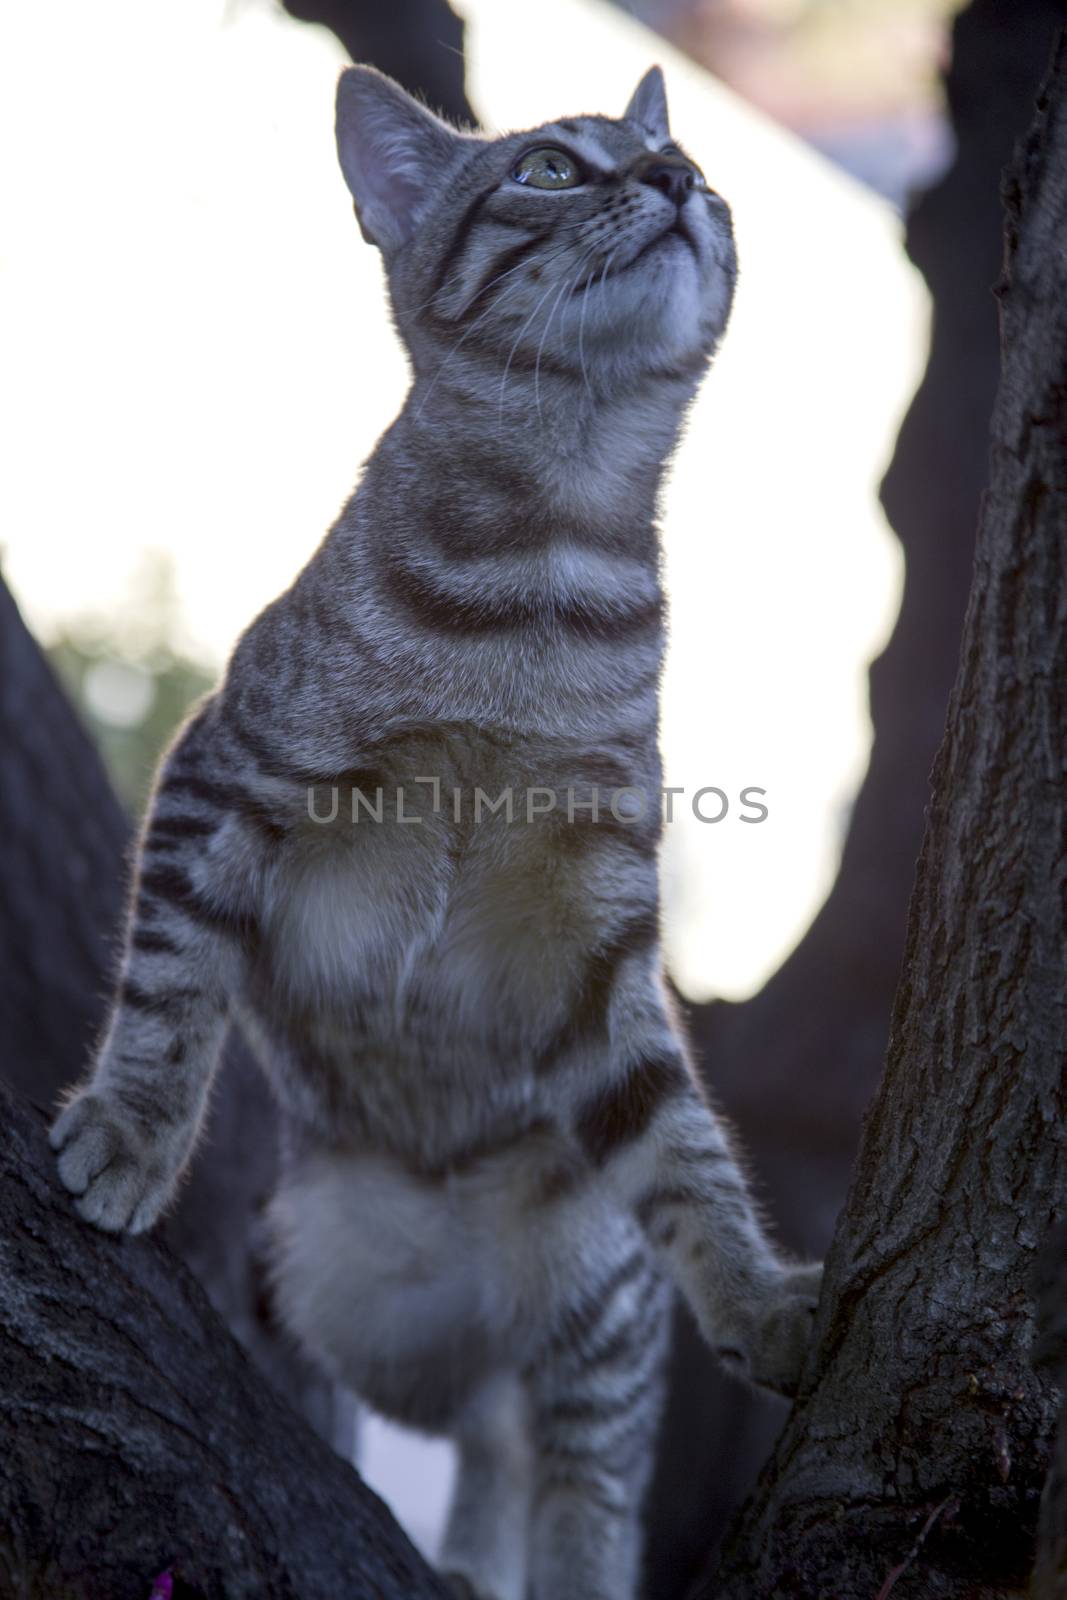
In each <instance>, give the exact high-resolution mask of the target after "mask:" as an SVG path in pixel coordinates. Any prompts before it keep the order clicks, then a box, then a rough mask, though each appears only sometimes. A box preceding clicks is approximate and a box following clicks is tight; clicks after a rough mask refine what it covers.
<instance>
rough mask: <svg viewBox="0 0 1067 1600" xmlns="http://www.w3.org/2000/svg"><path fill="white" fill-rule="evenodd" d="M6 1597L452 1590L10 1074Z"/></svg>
mask: <svg viewBox="0 0 1067 1600" xmlns="http://www.w3.org/2000/svg"><path fill="white" fill-rule="evenodd" d="M0 1118H2V1120H3V1125H4V1129H5V1135H6V1137H5V1139H4V1140H3V1142H2V1143H0V1597H2V1600H57V1597H59V1596H62V1597H63V1600H100V1597H101V1596H103V1595H106V1596H108V1600H127V1597H128V1600H147V1596H148V1594H149V1591H150V1589H151V1587H152V1580H153V1578H154V1577H155V1576H156V1575H157V1574H158V1573H160V1572H162V1571H163V1570H165V1569H166V1568H168V1567H169V1568H172V1569H173V1572H174V1576H175V1579H176V1580H177V1582H176V1589H175V1592H176V1594H183V1595H186V1596H191V1595H196V1596H201V1597H204V1600H216V1597H218V1600H222V1597H223V1596H225V1600H244V1597H247V1600H253V1597H254V1600H294V1597H297V1596H299V1597H301V1600H313V1597H316V1600H317V1597H320V1596H321V1597H326V1596H330V1597H334V1596H337V1597H340V1596H347V1595H351V1596H374V1597H376V1600H443V1597H444V1595H445V1590H444V1588H443V1587H442V1585H441V1584H440V1583H439V1581H438V1580H437V1578H436V1577H435V1576H434V1575H433V1573H432V1572H431V1571H430V1570H429V1568H428V1567H427V1566H426V1565H425V1563H424V1562H423V1561H422V1559H421V1558H420V1557H419V1556H418V1555H417V1554H416V1552H415V1550H414V1549H413V1548H412V1547H411V1545H410V1544H409V1543H408V1541H407V1539H406V1538H405V1537H404V1535H403V1533H401V1531H400V1529H399V1528H398V1527H397V1526H396V1524H395V1523H394V1522H393V1520H392V1518H391V1517H390V1515H389V1513H388V1511H387V1510H386V1509H385V1507H384V1506H383V1505H382V1504H381V1502H380V1501H379V1500H378V1499H377V1498H376V1497H375V1496H374V1495H373V1494H372V1493H371V1492H370V1490H368V1489H367V1488H366V1487H365V1486H364V1485H363V1484H362V1483H361V1481H360V1479H359V1478H358V1476H357V1475H356V1473H355V1472H354V1471H353V1470H352V1469H351V1468H350V1467H348V1466H346V1465H345V1464H344V1463H343V1462H342V1461H341V1460H340V1459H339V1458H338V1457H337V1456H335V1455H334V1454H333V1452H332V1451H331V1450H330V1449H329V1448H328V1447H327V1446H326V1445H325V1444H324V1443H323V1442H322V1441H321V1440H320V1439H318V1438H317V1437H316V1435H315V1434H313V1433H312V1431H311V1430H310V1428H309V1427H308V1426H307V1425H306V1424H305V1423H304V1422H303V1421H302V1420H301V1419H300V1418H299V1417H297V1416H296V1414H295V1413H294V1412H292V1411H290V1410H289V1408H288V1407H287V1406H286V1405H285V1403H284V1402H283V1401H282V1400H280V1399H278V1398H277V1397H276V1396H275V1395H274V1393H273V1392H272V1391H271V1390H270V1389H269V1388H268V1386H267V1385H266V1384H265V1383H264V1381H263V1379H262V1378H261V1377H260V1376H259V1374H258V1373H257V1372H256V1371H255V1370H254V1368H253V1367H252V1366H251V1365H250V1363H249V1361H248V1360H247V1358H246V1357H245V1355H244V1353H243V1352H242V1350H241V1349H240V1347H239V1346H238V1345H237V1344H236V1343H235V1341H234V1340H233V1339H232V1338H231V1337H230V1335H229V1334H228V1333H227V1331H226V1329H225V1328H224V1327H223V1325H222V1323H221V1322H220V1321H219V1319H218V1317H217V1316H216V1315H215V1313H214V1312H213V1311H212V1309H211V1307H210V1305H209V1304H208V1301H207V1299H206V1297H205V1295H204V1293H203V1291H202V1290H201V1289H200V1287H199V1285H198V1284H197V1283H196V1281H195V1279H194V1278H193V1277H192V1276H191V1274H190V1273H189V1272H188V1271H187V1270H186V1269H185V1268H184V1267H183V1266H182V1265H181V1264H180V1263H179V1262H178V1261H177V1260H176V1259H175V1258H174V1257H173V1256H172V1255H171V1254H170V1252H169V1251H168V1250H167V1248H166V1247H165V1246H164V1245H163V1244H162V1243H161V1242H159V1241H158V1240H155V1239H151V1238H141V1239H131V1238H121V1239H114V1238H110V1237H107V1236H105V1235H104V1234H101V1233H98V1232H96V1231H95V1230H94V1229H92V1228H87V1227H86V1226H85V1225H84V1223H82V1222H80V1221H79V1220H78V1218H77V1216H76V1215H75V1213H74V1211H73V1209H72V1207H71V1205H70V1202H69V1196H67V1195H66V1194H64V1193H63V1192H62V1191H61V1190H60V1189H59V1187H58V1184H57V1182H56V1179H55V1177H54V1175H53V1168H54V1161H53V1159H52V1155H51V1152H50V1150H49V1149H48V1145H47V1142H46V1139H45V1131H44V1122H43V1119H41V1118H39V1117H38V1116H37V1114H36V1113H35V1112H33V1111H31V1110H30V1109H29V1108H28V1107H26V1106H25V1105H24V1104H23V1103H22V1102H20V1101H19V1100H17V1099H16V1098H14V1097H13V1096H12V1095H11V1094H10V1092H9V1091H8V1090H7V1089H6V1088H5V1087H3V1086H0Z"/></svg>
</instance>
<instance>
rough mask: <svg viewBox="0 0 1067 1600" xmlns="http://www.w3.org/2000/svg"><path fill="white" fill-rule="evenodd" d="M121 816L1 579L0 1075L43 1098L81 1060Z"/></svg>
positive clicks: (48, 1099)
mask: <svg viewBox="0 0 1067 1600" xmlns="http://www.w3.org/2000/svg"><path fill="white" fill-rule="evenodd" d="M129 836H130V829H129V824H128V822H127V820H126V818H125V816H124V815H123V812H122V808H121V806H120V805H119V803H118V801H117V799H116V798H115V794H114V791H113V790H112V788H111V785H110V784H109V782H108V779H107V774H106V773H105V771H104V769H103V766H102V765H101V762H100V758H99V756H98V755H97V753H96V751H95V750H94V749H93V746H92V743H91V741H90V739H89V737H88V735H87V734H86V732H85V730H84V728H83V727H82V725H81V723H80V722H79V720H78V718H77V716H76V714H75V712H74V710H73V708H72V706H71V704H70V702H69V701H68V699H67V697H66V695H65V694H64V693H63V691H62V689H61V688H60V687H59V684H58V683H57V682H56V679H55V676H54V674H53V673H52V670H51V668H50V667H49V665H48V663H47V661H46V660H45V659H44V657H43V656H42V654H41V652H40V650H39V649H38V647H37V645H36V644H35V642H34V640H33V639H32V638H31V637H30V635H29V633H28V632H27V630H26V628H25V626H24V625H23V621H22V618H21V617H20V616H19V613H18V609H17V607H16V606H15V602H14V600H13V599H12V598H11V595H10V593H9V591H8V589H7V588H6V586H5V585H4V583H3V581H2V580H0V1074H2V1076H3V1077H4V1078H6V1080H7V1082H8V1083H10V1084H13V1085H14V1087H15V1088H17V1089H19V1090H21V1092H22V1093H23V1094H25V1095H27V1096H29V1097H30V1098H31V1099H35V1100H37V1101H38V1102H39V1103H40V1104H42V1105H49V1104H51V1103H52V1100H53V1097H54V1095H55V1093H56V1091H57V1089H58V1088H59V1087H60V1085H61V1084H63V1083H65V1082H68V1081H69V1080H70V1079H71V1078H72V1077H74V1076H75V1075H76V1073H77V1072H78V1070H79V1068H80V1067H81V1065H82V1063H83V1062H84V1061H85V1060H86V1059H87V1057H88V1053H89V1048H90V1045H91V1043H92V1040H93V1036H94V1034H95V1032H96V1029H97V1028H98V1027H99V1025H100V1022H101V1020H102V1018H101V1012H102V1002H103V994H104V985H105V974H106V973H107V971H108V969H109V967H110V965H111V963H112V960H113V954H112V948H111V946H112V941H113V940H114V937H115V934H116V932H117V930H118V927H119V922H120V919H121V916H122V894H123V889H122V882H123V855H124V853H125V851H126V848H127V845H128V842H129Z"/></svg>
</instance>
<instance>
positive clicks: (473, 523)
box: [363, 374, 693, 560]
mask: <svg viewBox="0 0 1067 1600" xmlns="http://www.w3.org/2000/svg"><path fill="white" fill-rule="evenodd" d="M692 388H693V385H692V384H687V383H681V382H678V381H673V382H670V381H664V382H660V383H658V384H648V385H646V386H645V388H644V389H643V390H642V391H641V393H640V394H633V393H629V394H627V393H622V394H618V395H605V394H598V393H596V392H594V391H592V390H587V389H586V388H585V386H584V385H580V384H575V383H574V382H573V381H570V380H568V381H567V382H566V383H562V382H560V381H559V380H558V379H556V378H555V377H553V375H551V374H549V375H546V376H545V377H544V379H543V381H542V382H540V383H539V384H538V386H537V389H536V391H534V389H533V387H532V385H531V384H530V383H529V381H527V382H524V383H522V384H521V385H516V386H515V389H514V391H513V392H510V393H509V392H508V389H507V386H506V385H502V386H499V387H498V385H497V384H496V383H495V382H494V383H493V384H491V385H489V386H488V390H489V397H488V398H486V389H487V386H486V385H485V383H484V380H483V382H482V384H481V385H480V392H479V391H477V390H472V389H470V388H469V387H467V386H465V385H464V384H463V383H462V382H452V381H449V379H448V378H447V376H442V375H438V376H437V377H434V378H428V379H421V378H420V379H417V380H416V382H415V384H414V385H413V387H412V389H411V391H410V393H409V394H408V397H407V400H406V403H405V405H404V408H403V410H402V412H401V414H400V416H399V417H398V418H397V420H396V422H395V423H394V424H393V426H392V428H391V429H390V430H389V432H388V433H387V434H386V435H385V437H384V438H383V440H382V442H381V444H380V445H379V447H378V450H377V451H376V452H375V455H374V457H373V458H372V461H371V463H370V466H369V468H368V473H367V477H366V479H365V482H364V490H363V494H364V496H365V497H366V498H368V499H370V500H372V501H373V502H374V504H373V507H370V506H368V509H369V510H372V521H373V523H374V525H375V526H376V527H379V528H381V527H382V524H383V521H384V523H385V524H386V525H392V526H393V527H394V529H395V530H396V532H397V533H398V534H399V535H400V536H402V537H404V538H405V540H407V541H410V540H412V539H417V538H419V537H420V536H422V535H425V536H426V537H427V538H428V539H430V540H431V541H436V542H443V543H445V544H446V545H448V546H449V547H450V548H452V549H453V550H454V552H455V553H456V554H463V555H465V556H468V557H470V556H474V555H476V554H477V553H478V550H479V549H482V548H484V549H485V550H487V551H496V550H499V549H501V548H507V549H509V550H515V551H519V550H522V549H523V548H524V547H527V546H528V547H529V548H531V549H545V548H546V547H550V546H552V545H553V544H558V543H566V542H567V541H568V540H569V539H572V538H573V539H577V540H578V541H580V542H594V543H596V544H598V545H600V546H602V547H603V548H605V549H607V550H611V549H613V548H617V549H619V550H620V552H625V553H627V554H631V555H639V556H644V557H646V558H647V559H649V560H654V559H655V557H656V552H657V538H656V532H655V515H656V504H657V499H658V494H659V488H660V482H661V479H662V476H663V472H664V468H665V464H666V461H667V458H668V457H669V455H670V452H671V450H672V449H673V446H674V443H675V440H676V438H677V434H678V431H679V428H680V426H681V421H682V416H683V413H684V409H685V406H686V404H687V402H688V400H689V398H690V395H691V393H692Z"/></svg>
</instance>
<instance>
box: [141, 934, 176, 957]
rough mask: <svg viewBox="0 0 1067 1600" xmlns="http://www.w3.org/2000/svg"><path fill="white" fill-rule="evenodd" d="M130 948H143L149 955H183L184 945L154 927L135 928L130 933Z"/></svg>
mask: <svg viewBox="0 0 1067 1600" xmlns="http://www.w3.org/2000/svg"><path fill="white" fill-rule="evenodd" d="M130 948H131V949H133V950H143V951H144V952H145V953H146V954H148V955H166V956H177V955H181V952H182V947H181V945H180V944H178V942H177V941H176V940H175V939H171V938H168V936H167V935H166V934H165V933H157V932H156V931H155V930H154V929H152V928H135V929H134V930H133V933H132V934H131V935H130Z"/></svg>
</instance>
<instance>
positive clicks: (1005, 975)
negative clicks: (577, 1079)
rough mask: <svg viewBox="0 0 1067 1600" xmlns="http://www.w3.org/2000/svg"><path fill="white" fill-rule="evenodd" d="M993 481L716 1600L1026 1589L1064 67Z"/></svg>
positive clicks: (1046, 1113)
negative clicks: (874, 1000)
mask: <svg viewBox="0 0 1067 1600" xmlns="http://www.w3.org/2000/svg"><path fill="white" fill-rule="evenodd" d="M1005 198H1006V206H1007V214H1008V226H1007V247H1006V251H1005V263H1004V272H1003V278H1002V282H1001V286H1000V290H999V294H1000V300H1001V334H1002V363H1003V366H1002V379H1001V386H1000V391H999V395H998V400H997V405H996V409H995V411H994V418H993V430H992V461H991V487H990V489H989V491H988V493H987V496H986V499H985V502H984V506H983V514H982V518H981V521H980V524H979V533H978V547H977V555H976V568H975V579H974V585H973V589H972V595H971V602H970V605H969V608H968V613H967V620H966V624H965V628H964V641H963V651H962V659H961V664H960V669H959V674H958V676H957V680H956V686H955V688H954V690H953V695H952V699H951V702H950V706H949V717H948V730H947V733H946V736H945V740H944V743H943V744H942V747H941V750H940V752H939V756H938V760H937V764H936V766H935V771H934V794H933V800H932V803H931V808H930V814H929V819H928V824H927V830H926V836H925V840H924V844H923V851H922V855H921V858H920V862H919V870H918V877H917V881H916V887H915V892H914V895H913V899H912V906H911V913H910V918H909V928H908V937H907V944H906V950H905V961H904V971H903V976H902V980H901V985H900V988H899V990H898V993H897V1000H896V1005H895V1009H894V1014H893V1021H892V1027H891V1033H890V1043H889V1050H888V1056H887V1062H886V1071H885V1077H884V1079H883V1083H882V1086H881V1089H880V1090H879V1093H878V1095H877V1098H876V1100H875V1103H874V1105H873V1108H872V1110H871V1112H870V1114H869V1117H868V1121H867V1125H866V1129H865V1134H864V1139H863V1144H862V1147H861V1152H860V1157H859V1163H858V1169H857V1174H856V1178H855V1181H854V1184H853V1188H852V1192H851V1195H850V1197H849V1202H848V1205H847V1208H846V1211H845V1213H844V1215H843V1217H842V1220H841V1223H840V1225H839V1228H838V1232H837V1235H836V1238H835V1241H834V1245H833V1248H832V1251H831V1255H830V1260H829V1275H828V1282H827V1289H826V1292H825V1294H824V1299H823V1305H822V1306H821V1308H820V1312H819V1318H818V1323H817V1330H816V1331H817V1337H818V1339H819V1341H820V1347H819V1348H818V1350H817V1352H816V1354H815V1355H814V1357H813V1360H812V1362H811V1364H810V1366H809V1372H808V1375H807V1379H806V1382H805V1384H804V1386H803V1390H802V1395H801V1399H800V1401H799V1403H798V1405H797V1407H796V1408H795V1410H794V1412H793V1414H792V1416H791V1418H790V1420H789V1422H788V1424H787V1426H786V1429H785V1432H784V1434H783V1436H782V1438H781V1440H780V1441H779V1445H778V1448H777V1450H776V1452H775V1455H774V1457H773V1459H772V1462H771V1464H770V1467H769V1468H768V1470H767V1471H766V1472H765V1473H764V1476H763V1478H762V1480H761V1484H760V1488H759V1490H758V1492H757V1495H756V1498H755V1501H754V1503H753V1504H752V1505H751V1507H750V1508H749V1511H748V1513H747V1515H746V1517H745V1518H744V1521H743V1524H742V1526H741V1527H740V1529H739V1531H738V1533H737V1535H736V1537H735V1538H734V1539H733V1541H732V1543H731V1546H730V1548H729V1550H728V1553H727V1557H726V1560H725V1563H724V1565H723V1568H722V1570H721V1572H720V1574H719V1577H718V1579H717V1581H716V1583H715V1585H714V1588H713V1589H710V1588H709V1589H708V1591H707V1593H708V1594H711V1593H714V1594H715V1595H716V1597H717V1600H741V1597H742V1596H744V1597H745V1600H751V1597H752V1596H753V1595H758V1596H761V1597H762V1596H771V1595H774V1596H778V1595H781V1596H801V1595H803V1596H805V1597H812V1596H817V1595H823V1594H825V1595H833V1596H834V1597H835V1600H852V1597H855V1600H873V1597H875V1596H879V1595H882V1596H884V1595H886V1594H888V1592H889V1587H890V1586H891V1587H892V1591H893V1594H894V1597H895V1600H906V1597H908V1596H920V1595H921V1596H924V1597H927V1596H929V1597H933V1596H941V1595H946V1596H947V1595H953V1596H958V1597H963V1596H967V1597H969V1600H977V1597H988V1600H993V1597H1002V1596H1006V1595H1009V1594H1012V1593H1015V1592H1018V1591H1019V1590H1020V1589H1022V1588H1025V1586H1026V1583H1027V1580H1028V1576H1029V1573H1030V1569H1031V1565H1032V1562H1033V1558H1034V1537H1035V1525H1036V1520H1037V1510H1038V1499H1039V1495H1040V1491H1041V1485H1042V1480H1043V1478H1044V1475H1045V1470H1046V1467H1047V1465H1048V1459H1049V1454H1050V1447H1051V1442H1052V1438H1053V1433H1054V1427H1055V1420H1056V1413H1057V1410H1058V1396H1057V1395H1056V1392H1055V1390H1054V1389H1053V1387H1052V1386H1051V1384H1050V1383H1049V1381H1048V1378H1047V1377H1046V1376H1044V1375H1042V1374H1039V1373H1037V1372H1035V1370H1034V1368H1033V1367H1032V1366H1031V1362H1030V1353H1031V1350H1030V1347H1031V1343H1032V1337H1033V1309H1032V1298H1031V1279H1032V1272H1033V1266H1034V1259H1035V1255H1036V1252H1037V1251H1038V1249H1039V1248H1040V1247H1041V1246H1042V1245H1043V1244H1044V1241H1045V1237H1046V1234H1047V1230H1048V1227H1049V1224H1050V1222H1051V1221H1052V1220H1053V1219H1054V1218H1055V1217H1056V1216H1057V1215H1058V1214H1060V1213H1061V1212H1062V1210H1063V1208H1064V1205H1065V1201H1067V1134H1065V1113H1067V1082H1065V1075H1064V1061H1065V1057H1064V1039H1065V1037H1067V995H1065V991H1064V972H1065V971H1067V783H1065V781H1064V780H1065V765H1067V763H1065V752H1067V257H1065V255H1064V250H1063V240H1064V238H1065V237H1067V47H1065V46H1064V45H1063V44H1062V43H1061V45H1060V46H1059V47H1058V49H1057V53H1056V57H1055V60H1054V64H1053V68H1052V71H1051V75H1050V78H1049V80H1048V83H1047V85H1046V89H1045V91H1044V93H1043V95H1042V99H1041V102H1040V106H1039V112H1038V118H1037V121H1036V122H1035V124H1034V126H1033V128H1032V129H1031V132H1030V134H1029V136H1028V137H1027V140H1026V142H1025V144H1024V146H1023V147H1022V149H1021V151H1020V153H1019V156H1018V157H1017V161H1016V165H1015V168H1014V171H1013V173H1012V175H1011V178H1010V180H1009V182H1008V185H1007V188H1006V196H1005Z"/></svg>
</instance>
